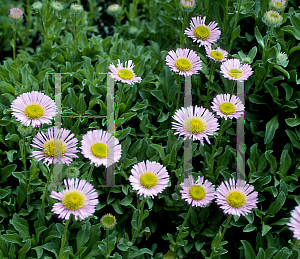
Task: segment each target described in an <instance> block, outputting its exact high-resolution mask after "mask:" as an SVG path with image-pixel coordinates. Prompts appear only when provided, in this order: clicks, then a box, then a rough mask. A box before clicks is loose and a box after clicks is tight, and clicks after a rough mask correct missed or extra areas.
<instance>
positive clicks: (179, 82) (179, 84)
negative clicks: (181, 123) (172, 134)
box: [176, 75, 181, 110]
mask: <svg viewBox="0 0 300 259" xmlns="http://www.w3.org/2000/svg"><path fill="white" fill-rule="evenodd" d="M178 76H179V79H178V94H177V103H176V110H178V107H179V100H180V91H181V76H180V75H178Z"/></svg>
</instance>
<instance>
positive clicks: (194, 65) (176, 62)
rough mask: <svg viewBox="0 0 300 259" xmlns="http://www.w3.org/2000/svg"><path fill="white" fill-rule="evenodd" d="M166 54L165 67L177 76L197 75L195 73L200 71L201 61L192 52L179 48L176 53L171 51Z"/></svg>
mask: <svg viewBox="0 0 300 259" xmlns="http://www.w3.org/2000/svg"><path fill="white" fill-rule="evenodd" d="M168 54H169V55H167V56H166V62H167V65H168V66H169V67H170V68H171V70H172V71H173V72H175V73H179V75H184V76H190V75H192V74H199V73H198V72H197V71H198V70H201V69H202V64H201V59H200V57H198V56H197V55H196V53H195V51H193V50H189V49H180V48H179V49H177V50H176V53H175V52H174V50H171V51H169V52H168Z"/></svg>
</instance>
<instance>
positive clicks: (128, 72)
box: [108, 59, 142, 85]
mask: <svg viewBox="0 0 300 259" xmlns="http://www.w3.org/2000/svg"><path fill="white" fill-rule="evenodd" d="M133 67H134V65H133V62H132V60H129V61H128V66H127V61H126V62H125V67H123V63H121V61H120V59H118V65H117V67H115V65H114V64H111V65H110V66H109V67H108V68H109V69H110V71H111V72H108V73H109V74H111V77H112V78H113V79H115V80H117V81H121V82H122V83H126V84H129V85H131V84H134V83H139V82H141V81H142V78H141V77H136V76H135V73H134V72H133Z"/></svg>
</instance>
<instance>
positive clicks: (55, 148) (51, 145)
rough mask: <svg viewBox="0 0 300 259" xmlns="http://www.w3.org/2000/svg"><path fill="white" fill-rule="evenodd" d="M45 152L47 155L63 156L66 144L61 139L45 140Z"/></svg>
mask: <svg viewBox="0 0 300 259" xmlns="http://www.w3.org/2000/svg"><path fill="white" fill-rule="evenodd" d="M43 152H44V154H45V156H47V157H53V158H54V157H62V156H63V155H64V154H65V152H66V144H65V142H64V141H62V140H60V139H50V140H48V141H46V142H45V144H44V146H43Z"/></svg>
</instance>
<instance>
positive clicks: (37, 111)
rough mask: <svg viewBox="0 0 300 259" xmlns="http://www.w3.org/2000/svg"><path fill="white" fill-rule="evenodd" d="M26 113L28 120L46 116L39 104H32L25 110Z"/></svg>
mask: <svg viewBox="0 0 300 259" xmlns="http://www.w3.org/2000/svg"><path fill="white" fill-rule="evenodd" d="M24 113H25V115H26V117H27V118H29V119H32V120H33V119H38V118H42V117H43V115H44V109H43V107H41V106H40V105H38V104H30V105H28V106H27V107H26V108H25V110H24Z"/></svg>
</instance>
